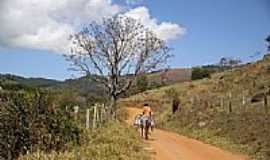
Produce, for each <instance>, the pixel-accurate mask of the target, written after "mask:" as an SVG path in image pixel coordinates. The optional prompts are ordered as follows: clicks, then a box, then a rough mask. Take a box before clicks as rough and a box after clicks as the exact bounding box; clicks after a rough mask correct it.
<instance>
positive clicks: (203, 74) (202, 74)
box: [191, 67, 210, 80]
mask: <svg viewBox="0 0 270 160" xmlns="http://www.w3.org/2000/svg"><path fill="white" fill-rule="evenodd" d="M209 77H210V71H209V70H208V69H204V68H201V67H194V68H192V73H191V79H192V80H197V79H203V78H209Z"/></svg>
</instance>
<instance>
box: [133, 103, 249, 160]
mask: <svg viewBox="0 0 270 160" xmlns="http://www.w3.org/2000/svg"><path fill="white" fill-rule="evenodd" d="M140 112H141V110H140V109H136V108H128V114H129V119H128V123H130V124H131V123H132V121H133V118H134V116H135V115H136V114H138V113H140ZM146 143H147V144H148V146H147V147H146V149H148V150H150V152H154V153H155V154H154V155H153V156H154V159H155V160H248V158H247V157H246V156H243V155H235V154H232V153H230V152H227V151H224V150H221V149H219V148H216V147H214V146H211V145H209V144H204V143H202V142H200V141H198V140H194V139H190V138H187V137H184V136H181V135H178V134H176V133H172V132H168V131H163V130H159V129H156V130H155V131H154V132H153V133H151V136H150V140H148V141H146Z"/></svg>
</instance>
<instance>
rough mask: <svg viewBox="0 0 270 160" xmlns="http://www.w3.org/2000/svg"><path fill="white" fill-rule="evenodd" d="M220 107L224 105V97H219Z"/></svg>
mask: <svg viewBox="0 0 270 160" xmlns="http://www.w3.org/2000/svg"><path fill="white" fill-rule="evenodd" d="M220 107H221V108H223V107H224V98H223V97H221V98H220Z"/></svg>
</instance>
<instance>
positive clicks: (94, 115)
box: [92, 104, 97, 129]
mask: <svg viewBox="0 0 270 160" xmlns="http://www.w3.org/2000/svg"><path fill="white" fill-rule="evenodd" d="M93 113H94V114H93V126H92V127H93V129H96V128H97V104H95V105H94V112H93Z"/></svg>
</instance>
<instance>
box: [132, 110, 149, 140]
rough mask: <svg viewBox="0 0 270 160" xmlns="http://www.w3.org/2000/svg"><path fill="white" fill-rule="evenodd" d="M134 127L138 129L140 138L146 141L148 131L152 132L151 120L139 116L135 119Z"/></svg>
mask: <svg viewBox="0 0 270 160" xmlns="http://www.w3.org/2000/svg"><path fill="white" fill-rule="evenodd" d="M134 125H135V126H137V127H139V128H140V132H141V137H142V138H145V139H146V140H148V135H149V129H150V128H151V130H152V131H153V127H154V122H153V120H152V119H151V118H150V117H144V116H143V115H141V114H140V115H137V116H136V117H135V121H134Z"/></svg>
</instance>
